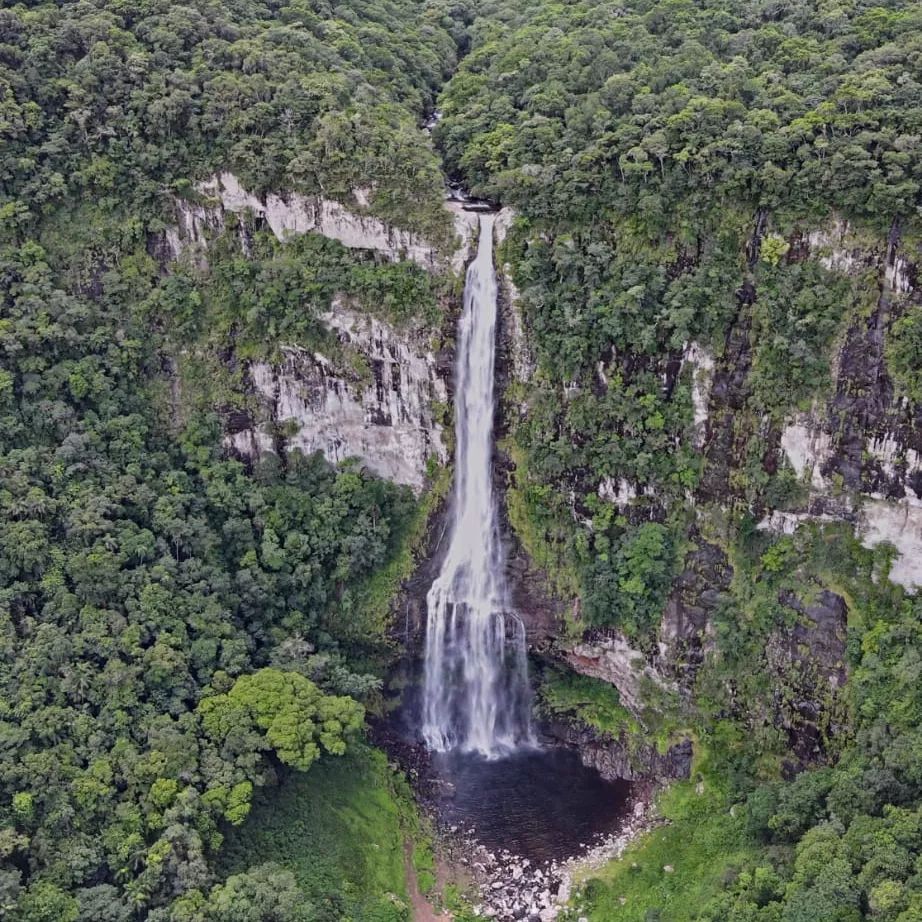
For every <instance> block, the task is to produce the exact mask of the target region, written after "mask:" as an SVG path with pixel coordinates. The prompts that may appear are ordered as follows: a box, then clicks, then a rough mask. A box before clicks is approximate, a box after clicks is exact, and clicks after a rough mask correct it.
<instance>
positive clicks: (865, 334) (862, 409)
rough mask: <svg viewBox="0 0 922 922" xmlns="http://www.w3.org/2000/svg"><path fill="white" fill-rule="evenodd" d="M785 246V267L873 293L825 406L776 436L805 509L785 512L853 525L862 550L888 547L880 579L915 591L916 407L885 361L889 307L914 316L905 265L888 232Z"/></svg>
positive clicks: (920, 500)
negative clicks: (833, 275)
mask: <svg viewBox="0 0 922 922" xmlns="http://www.w3.org/2000/svg"><path fill="white" fill-rule="evenodd" d="M793 243H794V246H792V250H791V253H792V257H793V258H797V259H803V258H808V257H812V258H815V259H818V260H819V261H820V263H822V264H823V265H824V266H825V267H826V268H827V269H830V270H831V271H835V272H841V273H844V274H848V275H857V274H861V275H863V276H867V275H871V276H872V277H876V279H877V283H878V286H879V294H878V297H877V301H876V304H875V307H874V309H873V311H872V312H871V314H870V316H859V317H857V318H856V319H855V320H854V322H853V323H852V326H851V327H850V329H849V330H848V333H847V335H846V338H845V342H844V345H843V346H842V348H841V351H840V353H839V354H838V355H837V356H836V361H835V362H834V367H835V370H836V378H835V386H834V389H833V392H832V394H831V396H830V397H829V399H828V401H826V402H825V403H822V402H817V403H814V405H813V407H812V409H811V410H810V411H809V412H806V413H800V414H798V415H796V416H795V417H794V418H792V419H791V420H790V422H789V423H788V424H787V425H786V426H785V428H784V430H783V432H782V433H781V450H782V452H783V455H784V457H785V458H786V460H787V461H788V463H789V464H790V465H791V466H792V468H793V469H794V471H795V473H796V474H797V475H798V476H799V477H800V478H801V479H802V480H803V482H804V483H805V484H806V485H807V487H808V490H809V498H808V500H807V503H806V505H805V506H804V507H803V508H802V509H798V510H795V512H796V513H798V514H800V515H801V516H802V517H803V519H806V518H808V517H811V518H819V519H820V520H828V519H830V518H840V519H844V520H846V521H850V522H853V523H854V524H855V526H856V533H857V534H858V536H859V537H860V538H861V540H862V542H863V543H864V544H865V545H866V546H868V547H872V546H874V545H876V544H878V543H880V542H882V541H887V542H890V543H891V544H893V545H894V546H895V547H896V550H897V556H896V559H895V562H894V565H893V568H892V570H891V573H890V578H891V579H892V580H893V581H894V582H897V583H901V584H902V585H904V586H906V587H909V588H916V587H919V586H922V407H919V406H912V405H911V404H910V403H909V402H908V401H907V400H905V399H902V398H900V397H899V396H897V395H896V393H895V391H894V387H893V384H892V382H891V380H890V377H889V375H888V372H887V366H886V354H885V340H886V333H887V329H888V324H889V322H890V317H891V314H892V311H893V309H894V306H895V305H896V304H899V305H900V306H901V307H902V309H904V310H905V309H911V310H920V309H922V294H920V292H919V291H918V288H917V285H916V269H915V265H914V263H912V262H911V261H910V260H909V259H908V258H907V257H906V256H905V255H903V254H902V253H900V249H899V248H900V235H899V229H898V226H897V225H896V224H894V227H893V229H892V230H891V233H890V235H889V237H888V238H887V239H886V240H883V241H879V242H877V243H876V244H875V243H873V242H872V243H869V242H868V241H866V240H862V239H860V238H859V237H858V236H857V235H856V233H855V232H854V231H853V229H852V228H851V227H850V226H849V224H848V223H847V222H845V221H842V220H836V221H833V222H832V224H831V225H830V226H829V227H828V228H827V229H823V230H817V231H812V232H809V233H807V234H805V235H803V236H802V237H801V238H800V239H796V240H794V241H793ZM791 524H792V519H791V518H790V517H787V518H784V519H778V518H771V519H768V520H766V521H763V527H770V528H779V526H780V530H788V529H789V528H790V526H791Z"/></svg>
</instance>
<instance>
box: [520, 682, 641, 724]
mask: <svg viewBox="0 0 922 922" xmlns="http://www.w3.org/2000/svg"><path fill="white" fill-rule="evenodd" d="M538 702H539V707H540V708H541V710H542V711H543V712H544V713H546V714H548V715H549V716H564V717H575V718H576V719H577V720H579V721H581V722H582V723H584V724H586V725H588V726H590V727H592V728H593V729H595V730H598V731H600V732H602V733H609V734H611V735H612V736H614V737H618V736H620V735H621V733H622V732H625V731H627V732H628V733H637V732H639V730H640V727H639V725H638V723H637V721H636V720H635V719H634V718H633V717H632V716H631V714H630V712H629V711H628V710H627V708H625V707H624V705H623V704H622V703H621V699H620V697H619V696H618V690H617V689H616V688H615V687H614V686H613V685H609V684H608V682H603V681H601V680H600V679H594V678H592V677H591V676H585V675H579V674H578V673H576V672H569V671H564V670H562V669H555V668H553V667H551V668H548V669H545V670H544V671H543V672H542V674H541V684H540V686H539V688H538Z"/></svg>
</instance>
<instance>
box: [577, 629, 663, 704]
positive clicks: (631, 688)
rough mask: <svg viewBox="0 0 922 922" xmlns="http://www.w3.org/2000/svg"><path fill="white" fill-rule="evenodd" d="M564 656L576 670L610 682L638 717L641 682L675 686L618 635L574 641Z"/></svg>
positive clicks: (641, 698) (622, 700)
mask: <svg viewBox="0 0 922 922" xmlns="http://www.w3.org/2000/svg"><path fill="white" fill-rule="evenodd" d="M565 658H566V660H567V662H568V663H569V665H570V666H571V667H572V668H573V669H574V670H575V671H576V672H579V673H582V674H583V675H587V676H592V677H593V678H596V679H601V680H602V681H603V682H608V684H609V685H614V686H615V688H617V689H618V695H619V697H620V698H621V703H622V704H623V705H624V706H625V707H626V708H627V709H628V710H629V711H630V712H631V713H632V714H633V715H634V716H635V717H638V718H641V719H642V717H643V711H644V702H643V695H642V687H643V685H644V683H646V682H652V683H653V684H654V685H657V686H659V687H660V688H664V689H672V690H674V689H675V686H674V684H673V683H670V682H668V681H667V680H666V679H664V678H663V677H662V676H661V675H660V674H659V673H658V672H657V671H656V670H655V669H654V668H653V667H652V666H651V665H650V664H649V663H648V662H647V661H646V657H645V656H644V655H643V653H641V652H640V651H639V650H635V649H634V648H633V647H632V646H631V645H630V644H629V643H628V641H627V640H626V639H625V638H624V637H622V636H621V635H620V634H613V635H612V636H610V637H606V638H604V639H601V640H593V641H583V642H581V643H577V644H575V645H574V646H573V647H572V649H570V650H568V651H566V653H565Z"/></svg>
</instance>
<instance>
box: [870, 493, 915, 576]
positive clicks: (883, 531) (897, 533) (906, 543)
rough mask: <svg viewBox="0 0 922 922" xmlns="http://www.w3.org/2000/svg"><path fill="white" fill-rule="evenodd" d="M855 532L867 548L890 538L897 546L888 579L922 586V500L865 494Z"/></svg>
mask: <svg viewBox="0 0 922 922" xmlns="http://www.w3.org/2000/svg"><path fill="white" fill-rule="evenodd" d="M856 533H857V535H858V538H859V539H860V541H861V543H862V544H863V545H864V546H865V547H869V548H870V547H875V546H876V545H878V544H880V543H881V542H883V541H889V542H890V543H891V544H892V545H893V546H894V547H895V548H896V550H897V556H896V558H895V559H894V561H893V565H892V567H891V569H890V579H891V580H892V581H893V582H894V583H898V584H899V585H901V586H905V587H906V588H907V589H918V588H919V587H922V501H920V500H918V499H917V498H912V499H906V500H904V501H901V502H894V501H892V500H886V499H884V498H883V497H876V496H871V497H868V498H866V499H864V500H863V501H862V504H861V509H860V510H859V517H858V526H857V529H856Z"/></svg>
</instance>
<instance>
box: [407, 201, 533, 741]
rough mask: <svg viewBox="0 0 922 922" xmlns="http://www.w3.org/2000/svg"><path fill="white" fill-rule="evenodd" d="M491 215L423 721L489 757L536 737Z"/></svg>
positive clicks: (470, 324) (472, 291)
mask: <svg viewBox="0 0 922 922" xmlns="http://www.w3.org/2000/svg"><path fill="white" fill-rule="evenodd" d="M493 220H494V218H493V215H491V214H483V215H481V216H480V239H479V242H478V245H477V256H476V257H475V259H474V261H473V262H472V263H471V265H470V266H469V267H468V270H467V278H466V281H465V286H464V311H463V313H462V316H461V320H460V322H459V324H458V353H457V367H456V370H455V390H456V399H455V436H456V444H457V449H456V453H455V488H454V505H453V521H452V530H451V539H450V543H449V546H448V552H447V554H446V556H445V560H444V562H443V564H442V569H441V572H440V573H439V576H438V578H437V579H436V580H435V582H434V583H433V584H432V587H431V589H430V590H429V593H428V595H427V597H426V605H427V609H428V619H427V630H426V648H425V676H424V682H423V721H422V733H423V739H424V740H425V742H426V745H427V746H428V747H429V748H430V749H431V750H434V751H436V752H445V751H447V750H451V749H458V750H461V751H466V752H476V753H479V754H480V755H483V756H485V757H487V758H496V757H499V756H501V755H504V754H506V753H509V752H510V751H512V750H513V749H516V748H518V747H519V746H522V745H526V744H533V735H532V729H531V717H530V711H531V700H530V691H529V685H528V665H527V661H526V652H525V630H524V626H523V624H522V622H521V620H520V619H519V618H517V617H516V616H515V615H514V614H513V613H511V612H510V611H509V610H508V604H507V597H506V591H505V584H504V579H503V563H504V561H503V549H502V544H501V542H500V539H499V528H498V524H497V518H496V507H495V504H494V501H493V478H492V453H493V378H494V364H495V353H496V315H497V305H496V294H497V292H496V276H495V272H494V268H493Z"/></svg>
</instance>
